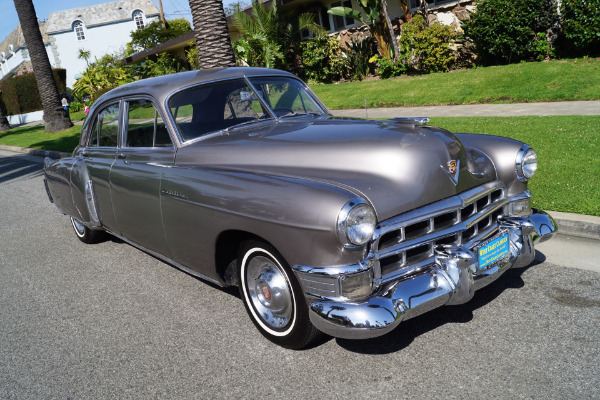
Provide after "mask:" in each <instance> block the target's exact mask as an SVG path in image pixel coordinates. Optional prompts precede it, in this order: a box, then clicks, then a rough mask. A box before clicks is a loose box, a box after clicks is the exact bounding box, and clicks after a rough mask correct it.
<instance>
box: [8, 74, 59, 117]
mask: <svg viewBox="0 0 600 400" xmlns="http://www.w3.org/2000/svg"><path fill="white" fill-rule="evenodd" d="M52 73H53V75H54V81H55V82H56V86H57V89H58V92H59V93H62V92H64V91H65V88H66V76H67V74H66V70H64V69H53V70H52ZM0 91H1V92H2V99H3V101H4V104H5V105H6V112H7V115H18V114H25V113H29V112H33V111H39V110H42V109H43V106H42V100H41V99H40V94H39V91H38V86H37V82H36V80H35V75H33V74H32V73H31V74H23V75H19V76H15V77H13V78H9V79H7V80H5V81H4V82H2V84H1V85H0Z"/></svg>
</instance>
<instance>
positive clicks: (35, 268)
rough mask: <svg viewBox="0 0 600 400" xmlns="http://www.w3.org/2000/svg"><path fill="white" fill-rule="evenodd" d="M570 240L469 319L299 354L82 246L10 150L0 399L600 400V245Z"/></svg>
mask: <svg viewBox="0 0 600 400" xmlns="http://www.w3.org/2000/svg"><path fill="white" fill-rule="evenodd" d="M559 238H560V236H559ZM560 240H561V241H563V242H567V243H566V244H564V246H565V247H562V249H564V250H562V251H559V253H565V252H566V254H567V256H565V257H555V256H554V255H552V254H551V251H549V250H544V251H538V253H537V256H536V261H535V262H534V263H533V265H531V266H529V267H527V268H522V269H513V270H509V271H508V272H507V273H506V274H505V275H504V276H503V277H502V278H501V279H499V280H498V281H496V282H495V283H494V284H492V285H490V286H488V287H487V288H484V289H482V290H480V291H478V292H477V293H476V296H475V298H474V299H473V300H472V301H471V302H469V303H467V304H465V305H462V306H453V307H444V308H441V309H438V310H436V311H434V312H431V313H428V314H426V315H423V316H421V317H418V318H415V319H413V320H409V321H407V322H405V323H403V324H401V325H400V328H399V329H397V330H396V331H394V332H392V333H390V334H388V335H386V336H384V337H381V338H378V339H375V340H369V341H351V340H340V339H332V338H325V339H323V340H322V341H321V342H320V343H319V344H318V345H316V346H314V347H312V348H310V349H308V350H304V351H291V350H285V349H282V348H279V347H277V346H275V345H273V344H271V343H270V342H268V341H267V340H266V339H263V337H262V336H261V335H260V334H259V333H258V331H257V330H256V329H255V328H254V326H253V325H252V323H251V321H250V319H249V318H248V317H247V315H246V313H245V310H244V308H243V305H242V303H241V301H240V299H239V297H238V295H237V294H236V293H235V291H231V290H223V289H220V288H217V287H214V286H212V285H210V284H207V283H205V282H203V281H201V280H198V279H196V278H193V277H191V276H189V275H187V274H185V273H183V272H181V271H179V270H177V269H175V268H173V267H171V266H170V265H168V264H165V263H163V262H161V261H159V260H157V259H155V258H153V257H151V256H149V255H147V254H145V253H143V252H141V251H139V250H137V249H136V248H134V247H132V246H130V245H128V244H126V243H123V242H121V241H119V240H117V239H112V240H108V241H105V242H103V243H99V244H95V245H85V244H83V243H81V242H80V241H79V240H77V238H76V237H75V234H74V233H73V232H72V228H71V226H70V224H69V220H68V218H67V217H65V216H63V215H62V214H61V213H60V212H59V211H58V210H57V209H56V208H55V206H54V205H52V204H51V203H50V202H49V201H48V199H47V197H46V194H45V191H44V188H43V184H42V172H41V158H39V157H33V156H27V155H17V154H14V153H10V152H5V151H1V150H0V399H42V398H43V399H50V398H60V399H66V398H73V399H82V398H90V399H92V398H94V399H95V398H120V399H121V398H140V399H142V398H143V399H146V398H210V399H236V398H240V399H246V398H267V397H277V398H293V399H306V398H317V399H365V398H378V399H401V398H405V399H438V398H444V399H482V398H487V399H598V398H600V385H599V384H600V378H599V377H600V339H599V338H600V273H598V272H595V271H591V270H589V269H582V268H585V266H586V265H588V264H589V265H594V263H595V262H596V260H597V259H598V258H597V257H598V253H597V252H593V251H592V252H590V253H589V254H588V253H586V254H584V255H582V254H581V253H580V252H579V251H576V250H572V249H574V248H575V249H576V248H577V247H570V246H569V242H570V243H575V244H576V246H583V248H588V247H590V246H595V247H596V248H598V247H600V246H598V241H589V242H585V241H583V242H579V241H580V240H583V239H578V238H565V237H563V238H561V239H560ZM551 243H552V242H547V245H548V246H550V244H551ZM557 243H558V242H557ZM581 243H583V244H581ZM540 247H542V246H540ZM551 247H556V248H558V246H551ZM569 252H572V253H569ZM594 257H596V258H594ZM592 269H593V268H592Z"/></svg>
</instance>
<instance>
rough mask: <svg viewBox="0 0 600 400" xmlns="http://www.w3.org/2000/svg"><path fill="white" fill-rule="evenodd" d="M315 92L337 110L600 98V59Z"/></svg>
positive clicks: (326, 87)
mask: <svg viewBox="0 0 600 400" xmlns="http://www.w3.org/2000/svg"><path fill="white" fill-rule="evenodd" d="M311 89H312V90H313V91H314V92H315V93H316V94H317V96H319V98H320V99H321V100H322V101H323V103H325V105H327V107H329V108H330V109H333V110H339V109H350V108H363V107H364V106H365V101H366V103H367V106H368V107H370V108H373V107H401V106H424V105H442V104H481V103H526V102H545V101H566V100H598V99H600V58H597V59H596V58H592V59H589V58H585V59H569V60H552V61H548V62H530V63H521V64H511V65H502V66H493V67H485V68H481V67H480V68H474V69H468V70H459V71H453V72H450V73H435V74H429V75H418V76H401V77H398V78H393V79H385V80H384V79H380V80H373V81H362V82H346V83H339V84H327V85H323V84H314V85H311Z"/></svg>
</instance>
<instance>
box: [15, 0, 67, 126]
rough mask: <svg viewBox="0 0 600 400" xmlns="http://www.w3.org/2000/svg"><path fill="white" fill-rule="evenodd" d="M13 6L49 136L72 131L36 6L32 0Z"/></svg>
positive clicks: (25, 0) (16, 1) (22, 1)
mask: <svg viewBox="0 0 600 400" xmlns="http://www.w3.org/2000/svg"><path fill="white" fill-rule="evenodd" d="M14 3H15V8H16V10H17V14H18V16H19V22H20V23H21V29H22V30H23V37H24V38H25V43H26V44H27V50H28V51H29V57H30V58H31V64H32V65H33V74H34V75H35V80H36V82H37V85H38V90H39V92H40V98H41V99H42V106H43V107H44V122H45V124H46V132H58V131H62V130H64V129H67V128H70V127H71V126H73V123H72V122H71V120H70V118H69V116H68V113H66V112H64V111H63V109H62V107H61V104H60V98H59V95H58V89H57V87H56V82H55V81H54V75H53V74H52V67H51V66H50V60H48V54H47V53H46V48H45V47H44V41H43V40H42V34H41V33H40V27H39V25H38V20H37V15H36V13H35V8H34V7H33V2H32V0H14Z"/></svg>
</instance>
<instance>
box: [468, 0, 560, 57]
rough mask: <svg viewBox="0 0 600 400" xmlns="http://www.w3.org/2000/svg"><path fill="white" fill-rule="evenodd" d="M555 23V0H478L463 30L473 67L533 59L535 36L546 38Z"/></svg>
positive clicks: (537, 41) (536, 43) (536, 42)
mask: <svg viewBox="0 0 600 400" xmlns="http://www.w3.org/2000/svg"><path fill="white" fill-rule="evenodd" d="M564 1H569V0H564ZM564 1H563V2H564ZM557 23H558V13H557V5H556V1H555V0H520V1H514V0H481V1H479V2H477V11H476V12H475V13H474V14H472V15H471V19H470V20H469V21H465V22H464V23H463V27H464V30H465V37H467V38H468V39H470V40H472V41H473V42H474V43H475V51H476V53H477V56H478V62H477V63H478V64H484V65H495V64H506V63H511V62H517V61H520V60H528V59H533V58H536V56H537V55H539V36H538V34H540V33H543V34H544V38H546V37H549V36H550V35H546V33H547V32H549V31H550V30H551V29H552V28H553V27H555V26H556V25H557ZM545 40H547V39H545Z"/></svg>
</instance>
